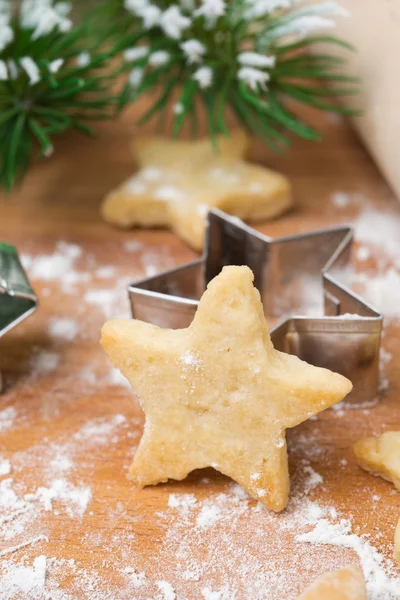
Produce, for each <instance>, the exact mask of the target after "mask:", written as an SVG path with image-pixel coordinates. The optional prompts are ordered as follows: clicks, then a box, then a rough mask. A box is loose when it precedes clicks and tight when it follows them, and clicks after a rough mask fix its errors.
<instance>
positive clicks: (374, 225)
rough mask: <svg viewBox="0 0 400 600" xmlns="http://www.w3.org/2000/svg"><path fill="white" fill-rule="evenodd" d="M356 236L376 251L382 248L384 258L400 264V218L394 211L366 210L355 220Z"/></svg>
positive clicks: (359, 240)
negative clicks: (396, 216)
mask: <svg viewBox="0 0 400 600" xmlns="http://www.w3.org/2000/svg"><path fill="white" fill-rule="evenodd" d="M354 227H355V238H356V240H357V241H358V242H361V243H362V244H364V245H367V246H368V247H370V246H372V247H373V248H374V249H375V251H376V249H381V250H382V251H383V253H384V257H383V258H384V259H385V260H386V261H387V260H388V259H389V260H391V261H392V262H393V263H394V265H398V266H400V220H399V218H395V216H394V214H393V212H385V211H384V210H382V211H378V210H372V209H368V210H364V211H363V212H362V213H361V214H360V215H359V216H358V217H357V219H356V221H355V222H354Z"/></svg>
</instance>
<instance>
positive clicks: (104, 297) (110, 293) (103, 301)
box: [83, 289, 119, 318]
mask: <svg viewBox="0 0 400 600" xmlns="http://www.w3.org/2000/svg"><path fill="white" fill-rule="evenodd" d="M118 294H119V291H116V290H115V289H104V290H100V289H92V290H89V291H88V292H86V294H85V295H84V296H83V300H84V301H85V302H86V303H87V304H91V305H92V306H96V307H97V308H99V309H101V310H102V311H103V312H104V314H105V316H106V317H107V318H111V317H112V316H115V315H114V314H113V313H114V306H115V303H116V301H117V298H118Z"/></svg>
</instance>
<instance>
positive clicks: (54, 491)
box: [24, 479, 92, 517]
mask: <svg viewBox="0 0 400 600" xmlns="http://www.w3.org/2000/svg"><path fill="white" fill-rule="evenodd" d="M24 499H25V500H27V501H28V502H33V501H36V500H37V501H38V502H40V503H41V504H42V505H43V508H44V510H46V511H51V510H53V502H55V501H58V502H60V503H61V504H63V505H64V506H65V510H66V513H67V515H68V516H70V517H83V515H84V514H85V512H86V509H87V507H88V505H89V503H90V501H91V499H92V491H91V489H90V487H87V486H83V487H77V486H75V485H73V484H72V483H71V482H69V481H67V480H66V479H55V480H54V481H53V482H52V484H51V486H50V487H49V488H46V487H39V488H38V489H37V490H36V492H35V493H33V494H26V495H25V497H24Z"/></svg>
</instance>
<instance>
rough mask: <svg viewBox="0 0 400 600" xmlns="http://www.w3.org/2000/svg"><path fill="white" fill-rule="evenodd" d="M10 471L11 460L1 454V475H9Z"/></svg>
mask: <svg viewBox="0 0 400 600" xmlns="http://www.w3.org/2000/svg"><path fill="white" fill-rule="evenodd" d="M9 473H11V463H10V461H9V460H6V459H5V458H2V457H1V456H0V477H4V475H9Z"/></svg>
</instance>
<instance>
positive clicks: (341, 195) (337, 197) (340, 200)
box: [331, 192, 351, 208]
mask: <svg viewBox="0 0 400 600" xmlns="http://www.w3.org/2000/svg"><path fill="white" fill-rule="evenodd" d="M331 200H332V203H333V204H334V205H335V206H336V207H337V208H346V207H347V206H348V205H349V204H350V202H351V199H350V196H349V195H348V194H346V193H345V192H335V193H334V194H332V196H331Z"/></svg>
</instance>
